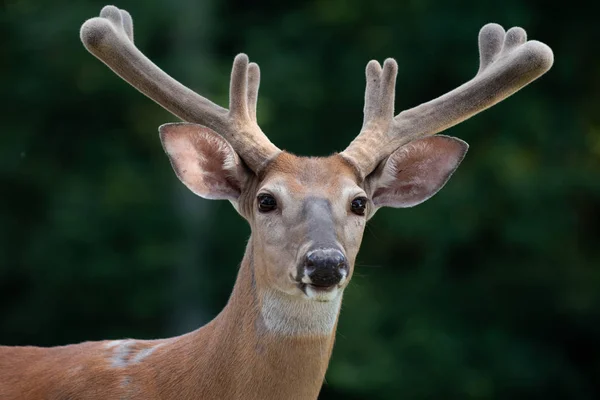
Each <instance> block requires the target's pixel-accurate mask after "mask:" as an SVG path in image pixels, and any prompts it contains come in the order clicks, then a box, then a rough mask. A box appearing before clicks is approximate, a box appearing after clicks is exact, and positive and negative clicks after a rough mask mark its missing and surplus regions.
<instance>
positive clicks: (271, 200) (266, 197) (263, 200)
mask: <svg viewBox="0 0 600 400" xmlns="http://www.w3.org/2000/svg"><path fill="white" fill-rule="evenodd" d="M257 200H258V211H260V212H265V213H266V212H269V211H273V210H274V209H276V208H277V201H276V200H275V197H273V196H271V195H270V194H267V193H263V194H259V195H258V197H257Z"/></svg>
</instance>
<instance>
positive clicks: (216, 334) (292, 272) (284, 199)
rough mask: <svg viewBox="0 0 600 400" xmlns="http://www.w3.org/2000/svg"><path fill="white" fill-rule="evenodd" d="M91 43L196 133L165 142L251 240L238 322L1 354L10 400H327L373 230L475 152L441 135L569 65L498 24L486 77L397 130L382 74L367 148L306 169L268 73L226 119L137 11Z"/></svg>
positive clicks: (184, 178) (487, 52) (246, 68)
mask: <svg viewBox="0 0 600 400" xmlns="http://www.w3.org/2000/svg"><path fill="white" fill-rule="evenodd" d="M80 36H81V40H82V42H83V44H84V46H85V47H86V48H87V50H89V51H90V52H91V53H92V54H93V55H94V56H95V57H97V58H98V59H99V60H101V61H102V62H103V63H105V64H106V65H107V66H108V67H109V68H110V69H112V70H113V71H114V72H115V73H116V74H117V75H118V76H120V77H121V78H123V79H124V80H125V81H127V82H128V83H130V84H131V85H132V86H133V87H134V88H136V89H137V90H139V91H140V92H142V93H143V94H145V95H146V96H148V97H149V98H150V99H152V100H154V101H155V102H156V103H158V104H159V105H161V106H162V107H164V108H165V109H166V110H168V111H169V112H171V113H172V114H173V115H175V116H176V117H178V118H179V119H181V122H176V123H168V124H165V125H162V126H160V128H159V133H160V140H161V143H162V146H163V148H164V150H165V153H166V155H167V156H168V158H169V160H170V163H171V165H172V167H173V169H174V171H175V175H176V176H177V177H178V178H179V179H180V180H181V182H183V184H184V185H185V186H187V187H188V188H189V189H190V190H191V191H192V192H193V193H195V194H196V195H198V196H200V197H202V198H205V199H213V200H228V201H229V202H230V203H231V204H232V205H233V207H234V208H235V210H236V211H237V212H238V213H239V214H240V215H241V216H242V217H243V218H244V219H245V220H246V221H247V222H248V224H249V225H250V228H251V236H250V238H249V240H248V243H247V247H246V250H245V254H244V256H243V259H242V261H241V264H240V266H239V270H238V276H237V278H236V281H235V284H234V286H233V291H232V293H231V296H230V298H229V300H228V302H227V304H226V306H225V307H224V309H223V310H222V311H221V312H220V313H219V314H218V315H217V316H216V317H215V318H214V319H213V320H212V321H211V322H209V323H208V324H206V325H205V326H203V327H200V328H199V329H197V330H195V331H193V332H190V333H187V334H183V335H181V336H177V337H172V338H166V339H157V340H134V339H122V340H108V341H99V342H84V343H80V344H72V345H67V346H60V347H49V348H41V347H32V346H22V347H10V346H3V347H0V398H1V399H3V400H16V399H30V400H35V399H53V400H58V399H90V400H93V399H144V400H148V399H205V400H207V399H257V400H258V399H260V400H265V399H266V400H270V399H273V400H275V399H277V400H281V399H316V398H317V397H318V395H319V392H320V390H321V387H322V384H323V382H324V378H325V373H326V370H327V367H328V364H329V361H330V358H331V355H332V350H333V345H334V339H335V332H336V326H337V323H338V318H339V314H340V306H341V302H342V295H343V293H344V289H345V288H346V287H347V286H348V282H349V281H350V280H351V279H352V276H353V272H354V267H355V260H356V257H357V253H358V250H359V247H360V244H361V241H362V236H363V232H364V229H365V225H366V223H367V221H368V220H369V219H370V218H372V217H373V215H374V214H375V213H376V211H377V210H378V209H379V208H381V207H393V208H407V207H413V206H415V205H417V204H420V203H422V202H424V201H425V200H427V199H429V198H430V197H431V196H433V195H434V194H435V193H437V192H438V191H439V190H440V189H441V188H442V187H443V186H444V185H445V184H446V182H447V181H448V179H449V178H450V176H451V175H452V174H453V173H454V171H455V170H456V169H457V167H458V166H459V164H460V163H461V161H462V160H463V158H464V157H465V154H466V152H467V149H468V145H467V144H466V143H465V142H464V141H462V140H460V139H457V138H454V137H450V136H444V135H436V134H437V133H440V132H442V131H444V130H445V129H447V128H450V127H452V126H454V125H456V124H458V123H459V122H461V121H463V120H466V119H467V118H470V117H471V116H473V115H475V114H477V113H479V112H480V111H483V110H485V109H487V108H488V107H491V106H492V105H494V104H496V103H498V102H499V101H501V100H503V99H505V98H506V97H508V96H510V95H511V94H513V93H515V92H516V91H518V90H519V89H521V88H523V87H524V86H525V85H527V84H529V83H530V82H532V81H533V80H535V79H537V78H538V77H540V76H541V75H542V74H544V73H545V72H547V71H548V70H549V69H550V67H551V66H552V64H553V61H554V56H553V53H552V50H551V49H550V48H549V47H548V46H547V45H545V44H543V43H541V42H538V41H533V40H530V41H528V40H527V36H526V33H525V31H524V30H523V29H522V28H519V27H514V28H511V29H509V30H508V31H505V30H504V29H503V28H502V27H501V26H500V25H498V24H493V23H491V24H487V25H485V26H483V28H482V29H481V30H480V32H479V53H480V60H479V69H478V71H477V73H476V75H475V76H474V77H473V78H472V79H471V80H469V81H468V82H466V83H464V84H463V85H461V86H459V87H457V88H455V89H453V90H451V91H450V92H448V93H446V94H444V95H442V96H440V97H438V98H436V99H434V100H431V101H429V102H426V103H424V104H421V105H418V106H416V107H414V108H411V109H408V110H404V111H402V112H400V113H399V114H397V115H396V114H395V112H394V99H395V86H396V77H397V72H398V65H397V63H396V61H395V60H393V59H391V58H388V59H386V60H385V62H384V63H383V65H381V64H380V63H379V62H378V61H375V60H373V61H370V62H369V63H368V64H367V67H366V89H365V100H364V110H363V111H364V119H363V124H362V128H361V130H360V132H359V134H358V136H356V138H355V139H354V140H353V141H352V142H351V143H350V144H349V145H348V147H347V148H346V149H345V150H344V151H342V152H339V153H334V154H332V155H330V156H328V157H303V156H297V155H294V154H292V153H290V152H287V151H284V150H281V149H279V148H278V147H277V146H275V145H274V144H273V143H272V142H271V141H270V140H269V139H268V138H267V136H266V135H265V134H264V133H263V132H262V130H261V129H260V127H259V125H258V122H257V113H256V110H257V98H258V89H259V83H260V70H259V67H258V65H257V64H256V63H253V62H252V63H251V62H249V59H248V57H247V56H246V55H245V54H239V55H237V56H236V57H235V59H234V62H233V67H232V72H231V80H230V92H229V94H230V97H229V108H228V109H226V108H223V107H221V106H219V105H217V104H215V103H213V102H212V101H210V100H209V99H207V98H205V97H203V96H201V95H199V94H197V93H196V92H194V91H192V90H191V89H189V88H187V87H185V86H184V85H182V84H181V83H179V82H177V81H176V80H175V79H173V78H172V77H170V76H169V75H167V74H166V73H165V72H163V71H162V70H161V69H159V67H157V66H156V65H155V64H153V63H152V62H151V61H150V60H149V59H148V58H146V57H145V56H144V55H143V54H142V53H141V52H140V50H138V49H137V47H136V46H135V45H134V41H133V22H132V18H131V16H130V14H129V13H128V12H127V11H125V10H120V9H118V8H116V7H114V6H106V7H104V8H103V9H102V11H101V12H100V16H99V17H96V18H92V19H89V20H87V21H86V22H85V23H84V24H83V25H82V28H81V31H80Z"/></svg>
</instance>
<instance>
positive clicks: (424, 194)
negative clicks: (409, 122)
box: [367, 135, 469, 208]
mask: <svg viewBox="0 0 600 400" xmlns="http://www.w3.org/2000/svg"><path fill="white" fill-rule="evenodd" d="M468 148H469V145H468V144H467V143H465V142H463V141H462V140H460V139H456V138H453V137H449V136H442V135H437V136H429V137H427V138H424V139H418V140H414V141H412V142H410V143H408V144H406V145H404V146H402V147H400V148H399V149H398V150H396V151H395V152H393V153H392V155H390V156H389V157H388V159H387V160H386V161H384V162H382V163H381V165H380V166H379V168H377V170H376V171H375V172H373V174H371V176H369V177H368V178H367V179H368V180H369V187H370V188H371V197H372V200H373V204H374V205H375V207H383V206H386V207H396V208H404V207H412V206H416V205H417V204H419V203H422V202H424V201H425V200H427V199H429V198H430V197H431V196H433V195H434V194H436V193H437V192H438V190H440V189H441V188H442V187H443V186H444V185H445V184H446V182H447V181H448V179H450V176H451V175H452V173H453V172H454V171H455V170H456V168H458V165H459V164H460V162H461V161H462V160H463V158H464V156H465V154H466V153H467V150H468Z"/></svg>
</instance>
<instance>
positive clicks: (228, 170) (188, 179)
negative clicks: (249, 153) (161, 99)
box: [158, 123, 249, 201]
mask: <svg viewBox="0 0 600 400" xmlns="http://www.w3.org/2000/svg"><path fill="white" fill-rule="evenodd" d="M158 130H159V132H160V140H161V142H162V145H163V148H164V149H165V152H166V153H167V155H168V156H169V159H170V160H171V165H172V166H173V169H174V170H175V174H176V175H177V177H178V178H179V179H180V180H181V182H183V183H184V184H185V185H186V186H187V187H188V188H189V189H190V190H191V191H192V192H194V193H195V194H197V195H198V196H200V197H204V198H205V199H226V200H233V201H236V200H237V199H238V197H239V195H240V193H241V191H242V187H243V185H244V182H246V179H247V178H248V175H249V172H248V171H247V170H246V168H245V166H244V165H243V164H242V161H241V160H240V157H239V156H238V155H237V153H236V152H235V151H234V150H233V148H232V147H231V145H230V144H229V143H227V141H226V140H225V139H223V138H222V137H221V136H220V135H219V134H218V133H216V132H215V131H213V130H211V129H209V128H206V127H204V126H201V125H196V124H189V123H175V124H165V125H162V126H161V127H160V128H158Z"/></svg>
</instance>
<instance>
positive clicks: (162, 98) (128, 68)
mask: <svg viewBox="0 0 600 400" xmlns="http://www.w3.org/2000/svg"><path fill="white" fill-rule="evenodd" d="M81 40H82V42H83V44H84V45H85V47H86V48H87V49H88V50H89V51H90V53H92V54H93V55H95V56H96V57H98V58H99V59H100V61H102V62H104V63H105V64H106V65H107V66H108V67H109V68H110V69H112V70H113V71H114V72H115V73H117V75H119V76H120V77H121V78H123V79H124V80H126V81H127V82H129V83H130V84H131V85H132V86H133V87H135V88H136V89H138V90H139V91H140V92H142V93H144V94H145V95H146V96H148V97H149V98H151V99H152V100H154V101H156V102H157V103H158V104H160V105H161V106H163V107H164V108H166V109H167V110H168V111H170V112H171V113H173V114H175V115H176V116H178V117H179V118H181V119H182V120H184V121H187V122H194V123H198V124H201V125H204V126H207V127H209V128H211V129H213V130H214V131H216V132H218V133H219V134H221V135H222V136H223V137H224V138H225V139H226V140H227V141H228V142H229V143H230V144H231V146H232V147H233V148H234V150H235V151H236V152H237V153H238V154H239V155H240V157H241V158H242V159H243V160H244V161H245V162H246V164H247V165H248V166H249V167H250V168H251V169H252V170H253V171H255V172H257V173H258V172H259V171H260V170H261V169H262V168H263V167H264V166H265V165H266V164H267V162H268V161H269V160H270V159H272V158H273V157H275V156H276V155H277V154H278V153H279V152H280V151H281V150H279V149H278V148H277V147H276V146H275V145H274V144H273V143H271V142H270V141H269V139H268V138H267V137H266V136H265V134H264V133H263V132H262V131H261V129H260V128H259V126H258V124H257V121H256V102H257V96H258V86H259V83H260V70H259V68H258V65H257V64H255V63H248V57H247V56H246V55H245V54H239V55H238V56H237V57H236V58H235V60H234V62H233V69H232V72H231V84H230V98H229V110H227V109H225V108H223V107H220V106H218V105H216V104H214V103H213V102H211V101H210V100H208V99H206V98H204V97H202V96H200V95H198V94H197V93H195V92H193V91H192V90H190V89H188V88H187V87H185V86H183V85H182V84H181V83H179V82H177V81H176V80H175V79H173V78H171V77H170V76H169V75H167V74H166V73H165V72H163V71H162V70H161V69H160V68H158V67H157V66H156V65H155V64H153V63H152V62H151V61H150V60H149V59H148V58H146V57H145V56H144V55H143V54H142V53H141V52H140V51H139V50H138V49H137V48H136V47H135V45H134V44H133V22H132V20H131V16H130V15H129V13H128V12H127V11H125V10H119V9H118V8H116V7H113V6H106V7H104V8H103V9H102V11H101V12H100V17H98V18H92V19H90V20H88V21H86V22H85V23H84V24H83V26H82V27H81Z"/></svg>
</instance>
